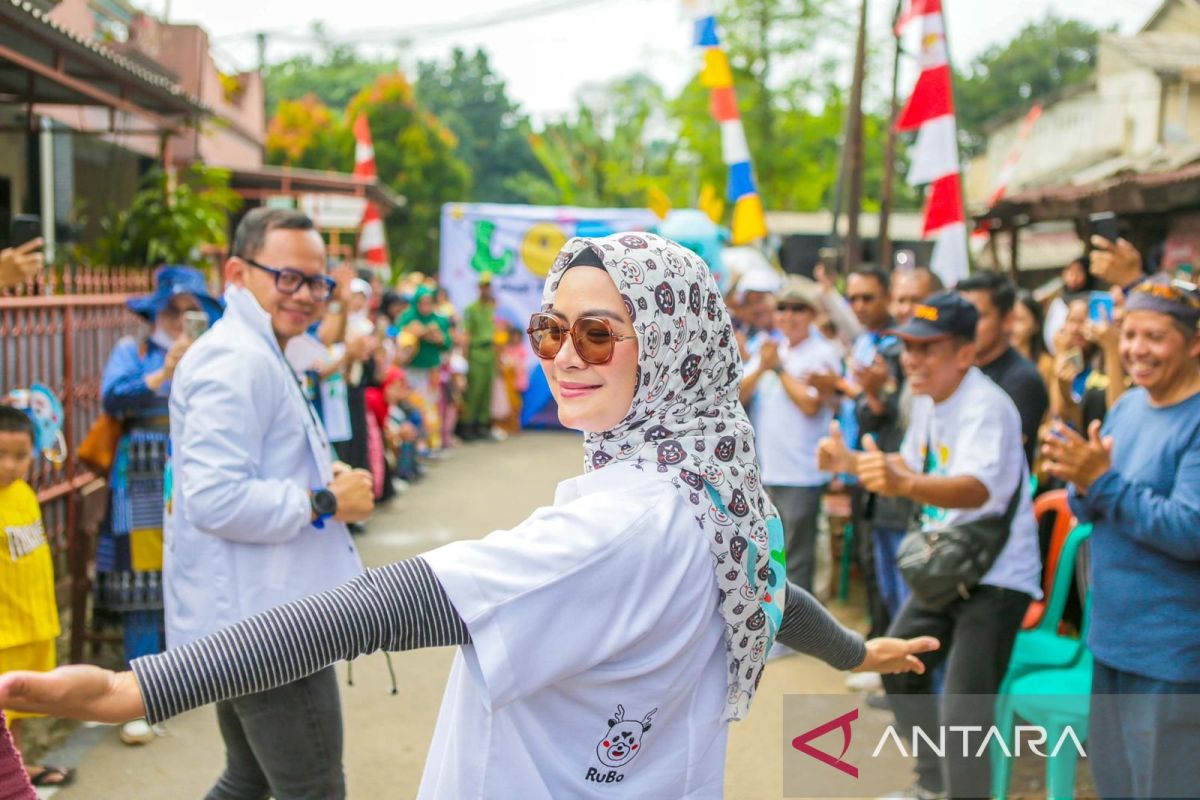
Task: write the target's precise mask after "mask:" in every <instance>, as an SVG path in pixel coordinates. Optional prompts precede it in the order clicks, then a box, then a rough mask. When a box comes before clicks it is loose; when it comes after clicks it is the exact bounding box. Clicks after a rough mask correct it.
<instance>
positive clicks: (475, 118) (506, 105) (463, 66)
mask: <svg viewBox="0 0 1200 800" xmlns="http://www.w3.org/2000/svg"><path fill="white" fill-rule="evenodd" d="M416 96H417V102H418V103H420V104H421V106H422V107H423V108H426V109H428V110H429V111H430V112H432V113H434V114H436V115H437V117H438V118H439V119H440V120H441V121H442V122H443V123H444V124H445V125H446V126H447V127H448V128H449V129H450V130H451V131H453V132H454V135H455V136H456V137H457V139H458V151H457V154H458V157H459V158H461V159H462V160H463V162H464V163H465V164H466V165H467V168H468V169H469V170H470V171H471V176H472V179H473V183H472V186H471V191H470V194H469V196H467V197H465V198H463V199H464V200H472V201H476V202H490V203H519V202H526V201H528V200H529V199H530V197H529V196H528V194H526V193H525V192H526V191H528V187H529V186H530V180H536V179H537V178H545V177H546V175H545V172H544V171H543V170H542V168H541V165H540V164H539V163H538V160H537V158H536V157H535V156H534V154H533V148H532V147H531V145H530V138H529V137H530V133H531V130H530V125H529V119H528V117H526V116H525V114H523V113H521V109H520V107H519V106H518V105H517V104H516V103H514V102H513V101H512V100H510V99H509V97H508V95H507V93H506V90H505V85H504V81H503V80H501V78H500V77H499V76H498V75H497V74H496V73H495V72H493V71H492V67H491V64H489V63H488V57H487V53H486V52H484V51H483V50H482V49H477V50H476V51H475V53H474V54H473V55H471V56H468V55H467V54H466V53H465V52H464V51H463V50H462V49H461V48H455V49H454V52H453V54H452V55H451V57H450V62H449V64H447V65H445V66H443V65H440V64H438V63H436V62H424V63H422V64H421V65H420V66H419V68H418V76H417V82H416ZM522 187H525V188H522Z"/></svg>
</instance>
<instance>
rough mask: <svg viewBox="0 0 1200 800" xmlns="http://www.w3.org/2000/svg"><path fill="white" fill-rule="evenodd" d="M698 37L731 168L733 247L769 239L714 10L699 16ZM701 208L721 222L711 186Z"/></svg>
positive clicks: (705, 81) (721, 205) (712, 107)
mask: <svg viewBox="0 0 1200 800" xmlns="http://www.w3.org/2000/svg"><path fill="white" fill-rule="evenodd" d="M695 34H696V35H695V40H696V46H697V47H701V48H704V68H703V69H702V70H701V72H700V84H701V85H702V86H704V87H706V88H708V89H711V90H712V94H711V96H710V98H709V108H710V110H711V111H712V115H713V119H714V120H716V122H717V124H718V125H720V126H721V155H722V158H723V160H724V162H725V166H727V167H728V168H729V179H728V185H727V186H726V189H725V195H726V197H727V198H728V200H729V202H731V203H733V223H732V231H731V239H732V240H733V244H748V243H750V242H754V241H757V240H758V239H762V238H763V237H764V236H766V235H767V223H766V215H765V214H764V213H763V205H762V199H761V198H759V196H758V189H757V188H756V187H755V183H754V167H753V165H752V164H751V160H750V148H749V147H748V146H747V144H746V132H745V130H744V129H743V127H742V118H741V115H740V114H739V113H738V105H737V95H736V93H735V92H734V89H733V70H732V69H731V68H730V66H729V57H728V56H727V55H726V54H725V50H724V49H723V48H722V47H721V37H720V35H719V34H718V32H717V18H716V16H715V15H714V14H713V13H711V10H708V9H705V10H704V11H701V12H699V13H698V15H697V17H696V25H695ZM705 190H707V195H706V193H705ZM699 206H700V208H701V210H703V211H704V213H706V214H707V215H708V216H709V218H710V219H712V220H713V221H714V222H716V221H719V220H720V218H721V215H722V213H723V212H724V203H722V202H721V200H720V198H719V197H717V196H716V194H715V192H714V191H713V190H712V187H710V186H707V185H706V186H705V187H704V189H702V190H701V193H700V202H699ZM714 212H715V213H714Z"/></svg>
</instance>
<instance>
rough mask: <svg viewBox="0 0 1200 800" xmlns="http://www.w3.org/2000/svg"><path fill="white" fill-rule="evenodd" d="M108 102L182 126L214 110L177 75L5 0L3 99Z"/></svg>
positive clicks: (0, 21) (0, 3)
mask: <svg viewBox="0 0 1200 800" xmlns="http://www.w3.org/2000/svg"><path fill="white" fill-rule="evenodd" d="M5 102H7V103H24V104H35V103H37V104H46V105H72V106H102V107H106V108H111V109H114V110H116V111H124V112H127V113H130V114H135V115H137V116H139V117H142V118H144V119H146V120H148V121H149V122H151V123H152V124H154V126H155V127H157V128H159V129H161V130H164V131H169V130H176V129H179V128H181V127H186V126H188V125H189V124H192V123H193V122H194V121H195V120H197V119H198V118H199V117H201V116H204V115H207V114H208V113H209V110H208V109H207V108H205V107H204V106H203V105H202V104H201V103H200V101H199V100H197V99H196V98H194V97H192V96H191V95H189V94H187V93H186V92H184V91H183V90H182V89H180V88H179V87H178V86H177V85H176V84H175V82H174V81H173V80H171V79H170V78H169V77H167V76H165V75H162V74H160V73H158V72H155V71H154V70H151V69H148V68H146V67H144V66H142V65H139V64H137V63H135V62H134V61H132V60H130V59H128V58H125V57H123V56H120V55H118V54H116V53H114V52H112V51H111V50H109V49H108V48H106V47H103V46H101V45H100V44H97V43H95V42H92V41H88V40H87V39H85V38H83V37H82V36H79V35H77V34H75V33H73V32H71V31H69V30H67V29H66V28H64V27H62V26H61V25H59V24H58V23H56V22H54V21H52V20H51V19H50V18H49V17H48V16H47V15H46V14H44V13H42V12H41V11H39V10H38V9H37V8H35V7H34V6H33V5H32V4H30V3H28V2H24V0H0V103H5Z"/></svg>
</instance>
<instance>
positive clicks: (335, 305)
mask: <svg viewBox="0 0 1200 800" xmlns="http://www.w3.org/2000/svg"><path fill="white" fill-rule="evenodd" d="M343 308H344V307H343V306H342V301H341V300H330V301H329V303H328V304H327V305H326V306H325V310H326V311H328V312H329V313H330V314H341V313H342V309H343Z"/></svg>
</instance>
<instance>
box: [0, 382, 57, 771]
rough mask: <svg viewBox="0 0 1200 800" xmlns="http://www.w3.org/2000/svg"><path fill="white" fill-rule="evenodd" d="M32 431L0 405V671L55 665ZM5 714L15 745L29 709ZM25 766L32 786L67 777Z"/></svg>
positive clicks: (53, 606) (50, 580) (50, 572)
mask: <svg viewBox="0 0 1200 800" xmlns="http://www.w3.org/2000/svg"><path fill="white" fill-rule="evenodd" d="M34 436H35V434H34V427H33V422H32V421H31V420H30V418H29V417H27V416H26V415H25V413H24V412H22V411H19V410H17V409H15V408H11V407H9V406H2V405H0V674H3V673H5V672H9V671H11V670H37V671H48V670H51V669H54V666H55V639H56V638H57V637H58V634H59V625H58V606H57V603H56V602H55V596H54V565H53V563H52V562H51V559H50V546H49V544H48V543H47V542H46V532H45V529H44V528H43V527H42V512H41V508H40V507H39V506H38V501H37V495H35V494H34V493H33V489H32V488H31V487H30V486H29V484H28V483H26V482H25V476H26V475H28V474H29V467H30V465H31V464H32V463H33V450H34ZM7 716H8V724H9V726H10V728H11V729H12V734H13V739H14V740H15V741H16V744H17V747H18V748H19V747H20V744H21V739H20V720H21V718H23V717H28V716H33V715H30V714H24V713H21V712H19V711H10V712H7ZM27 769H28V772H29V777H30V780H31V781H32V782H33V783H34V785H35V786H55V785H60V784H63V783H66V782H67V781H68V780H69V779H70V777H71V776H70V773H69V772H68V771H67V770H62V769H58V768H56V767H49V766H36V765H29V766H28V767H27Z"/></svg>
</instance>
